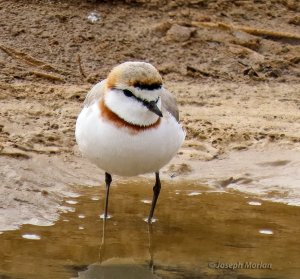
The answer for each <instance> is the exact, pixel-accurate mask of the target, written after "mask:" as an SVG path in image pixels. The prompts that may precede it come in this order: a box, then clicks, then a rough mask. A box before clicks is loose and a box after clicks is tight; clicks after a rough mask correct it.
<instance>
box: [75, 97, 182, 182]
mask: <svg viewBox="0 0 300 279" xmlns="http://www.w3.org/2000/svg"><path fill="white" fill-rule="evenodd" d="M100 115H101V113H100V110H99V106H98V104H97V103H94V104H93V105H91V106H90V107H85V108H84V109H83V110H82V112H81V113H80V115H79V117H78V119H77V122H76V141H77V143H78V145H79V148H80V150H81V152H82V153H83V155H84V156H86V157H87V158H88V159H89V160H91V161H92V162H93V163H95V164H96V165H97V166H98V167H100V168H101V169H103V170H104V171H106V172H108V173H110V174H117V175H123V176H134V175H138V174H144V173H150V172H156V171H158V170H159V169H161V168H162V167H163V166H164V165H166V164H167V163H168V162H169V161H170V160H171V159H172V158H173V157H174V156H175V154H176V153H177V151H178V149H179V148H180V146H181V144H182V142H183V140H184V138H185V133H184V131H183V130H182V128H181V126H180V125H179V124H178V123H177V121H176V120H175V118H174V117H173V116H171V115H170V114H169V113H165V115H164V117H163V118H161V122H160V124H159V126H157V127H156V128H152V129H148V130H145V131H142V132H138V133H136V134H133V133H130V131H129V130H128V128H125V127H124V128H118V127H116V126H115V125H113V124H111V123H110V122H108V121H107V120H103V119H102V118H101V116H100Z"/></svg>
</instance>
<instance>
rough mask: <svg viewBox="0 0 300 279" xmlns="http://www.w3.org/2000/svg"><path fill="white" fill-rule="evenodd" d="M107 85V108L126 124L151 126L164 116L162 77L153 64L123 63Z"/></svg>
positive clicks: (109, 78) (109, 77)
mask: <svg viewBox="0 0 300 279" xmlns="http://www.w3.org/2000/svg"><path fill="white" fill-rule="evenodd" d="M106 85H107V90H106V93H105V95H104V102H105V105H106V106H107V107H108V108H109V109H110V110H111V111H113V112H114V113H115V114H117V115H118V116H119V117H120V118H122V119H123V120H125V121H126V122H128V123H131V124H134V125H138V126H149V125H152V124H154V123H156V122H157V121H158V119H159V117H162V116H163V115H162V112H161V97H160V96H161V90H163V88H162V78H161V76H160V74H159V72H158V71H157V70H156V68H155V67H153V66H152V65H151V64H149V63H145V62H125V63H122V64H120V65H118V66H116V67H114V68H113V69H112V71H111V72H110V73H109V75H108V77H107V80H106Z"/></svg>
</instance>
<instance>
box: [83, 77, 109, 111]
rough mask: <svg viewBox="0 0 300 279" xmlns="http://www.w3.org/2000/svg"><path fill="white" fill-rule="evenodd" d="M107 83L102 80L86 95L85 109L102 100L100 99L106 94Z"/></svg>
mask: <svg viewBox="0 0 300 279" xmlns="http://www.w3.org/2000/svg"><path fill="white" fill-rule="evenodd" d="M105 81H106V80H102V81H101V82H99V83H97V84H96V85H94V87H93V88H92V89H91V90H90V91H89V93H88V94H87V95H86V97H85V100H84V103H83V105H84V106H85V107H89V106H90V105H91V104H93V103H94V102H96V101H98V100H100V98H101V97H102V96H103V94H104V88H105Z"/></svg>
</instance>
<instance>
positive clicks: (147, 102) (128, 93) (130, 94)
mask: <svg viewBox="0 0 300 279" xmlns="http://www.w3.org/2000/svg"><path fill="white" fill-rule="evenodd" d="M122 91H123V93H124V95H125V96H126V97H129V98H134V99H136V100H137V101H138V102H140V103H142V104H143V105H144V106H147V105H148V104H149V101H148V100H143V99H141V98H139V97H137V96H135V95H134V94H133V93H132V92H131V91H130V90H128V89H124V90H122ZM158 100H159V97H158V98H157V99H156V100H155V103H156V104H157V103H158Z"/></svg>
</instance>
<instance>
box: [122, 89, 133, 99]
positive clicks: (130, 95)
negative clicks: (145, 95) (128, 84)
mask: <svg viewBox="0 0 300 279" xmlns="http://www.w3.org/2000/svg"><path fill="white" fill-rule="evenodd" d="M123 93H124V95H125V96H126V97H133V94H132V92H131V91H130V90H127V89H124V90H123Z"/></svg>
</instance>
